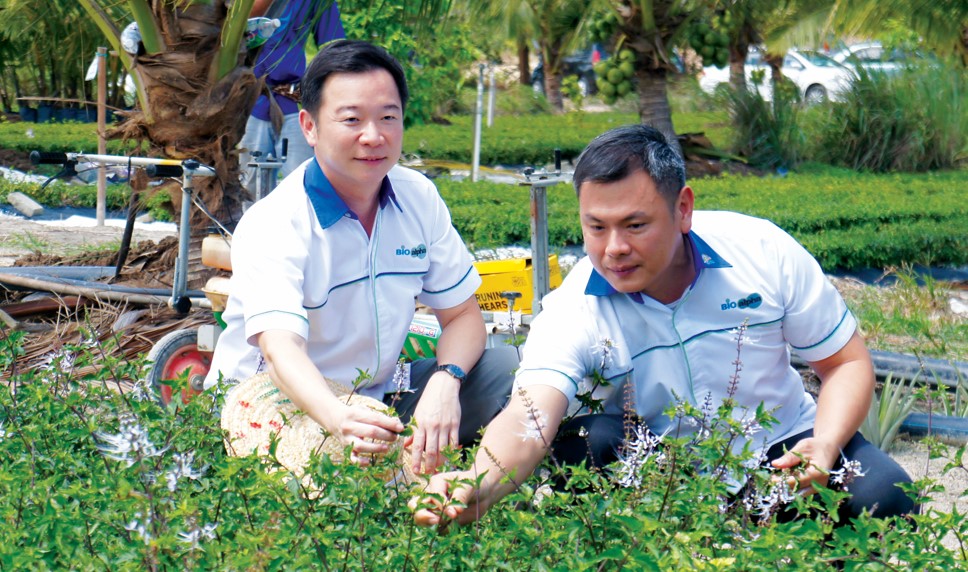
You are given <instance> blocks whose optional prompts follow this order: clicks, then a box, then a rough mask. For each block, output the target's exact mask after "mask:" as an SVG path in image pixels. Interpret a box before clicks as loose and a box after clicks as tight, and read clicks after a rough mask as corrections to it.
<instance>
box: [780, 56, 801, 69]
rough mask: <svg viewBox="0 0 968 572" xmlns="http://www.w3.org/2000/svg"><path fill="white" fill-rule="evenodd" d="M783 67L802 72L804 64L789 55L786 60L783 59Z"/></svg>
mask: <svg viewBox="0 0 968 572" xmlns="http://www.w3.org/2000/svg"><path fill="white" fill-rule="evenodd" d="M783 67H785V68H790V69H794V70H802V69H803V64H801V63H800V62H798V61H797V59H796V58H795V57H793V56H790V55H788V56H786V57H785V58H783Z"/></svg>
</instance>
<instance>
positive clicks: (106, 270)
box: [0, 266, 205, 298]
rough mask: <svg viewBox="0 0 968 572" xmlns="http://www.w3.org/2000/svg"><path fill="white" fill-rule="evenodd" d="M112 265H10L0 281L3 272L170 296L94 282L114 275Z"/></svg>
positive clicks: (196, 293) (193, 293)
mask: <svg viewBox="0 0 968 572" xmlns="http://www.w3.org/2000/svg"><path fill="white" fill-rule="evenodd" d="M114 270H115V269H114V267H113V266H12V267H6V268H0V284H4V282H3V276H2V275H3V274H9V275H13V276H20V277H23V278H32V279H34V280H42V281H44V282H51V283H54V284H65V285H69V286H77V287H79V288H93V289H96V290H103V291H105V292H119V293H122V294H147V295H150V296H170V295H171V289H170V288H133V287H131V286H120V285H117V284H106V283H104V282H98V280H100V279H104V278H110V277H112V276H114ZM4 286H5V287H7V288H8V289H10V290H32V288H23V287H20V286H16V285H13V284H4ZM185 295H186V296H188V297H189V298H204V297H205V293H204V292H202V291H200V290H189V291H188V292H186V294H185Z"/></svg>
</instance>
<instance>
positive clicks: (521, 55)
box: [518, 38, 531, 85]
mask: <svg viewBox="0 0 968 572" xmlns="http://www.w3.org/2000/svg"><path fill="white" fill-rule="evenodd" d="M530 59H531V51H530V50H529V49H528V41H527V40H525V39H524V38H518V83H520V84H521V85H531V61H530Z"/></svg>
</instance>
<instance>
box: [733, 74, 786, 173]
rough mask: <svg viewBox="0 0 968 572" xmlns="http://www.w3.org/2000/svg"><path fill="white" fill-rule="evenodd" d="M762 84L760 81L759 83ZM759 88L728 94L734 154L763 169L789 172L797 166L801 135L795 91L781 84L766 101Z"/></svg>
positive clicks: (753, 87) (754, 86)
mask: <svg viewBox="0 0 968 572" xmlns="http://www.w3.org/2000/svg"><path fill="white" fill-rule="evenodd" d="M761 81H762V80H761ZM758 87H759V86H758V85H757V84H756V82H754V85H752V86H750V87H748V88H746V89H739V90H730V91H729V92H728V99H727V101H728V105H729V113H730V118H731V119H732V123H733V143H732V150H733V152H735V153H737V154H739V155H742V156H744V157H746V158H747V160H748V161H749V164H750V165H753V166H755V167H760V168H762V169H770V170H772V169H780V168H782V169H791V168H794V167H796V166H797V164H798V163H799V162H800V158H801V154H802V149H803V145H804V143H803V135H802V133H801V131H800V127H799V123H798V118H799V112H800V105H799V101H798V99H799V98H798V96H797V93H796V90H795V89H788V86H786V85H783V84H781V85H780V86H779V88H778V89H776V90H774V91H775V92H776V96H775V97H773V100H772V101H767V100H766V99H764V98H763V96H762V95H761V94H760V92H759V89H758Z"/></svg>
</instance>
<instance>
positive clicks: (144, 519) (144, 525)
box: [124, 512, 151, 544]
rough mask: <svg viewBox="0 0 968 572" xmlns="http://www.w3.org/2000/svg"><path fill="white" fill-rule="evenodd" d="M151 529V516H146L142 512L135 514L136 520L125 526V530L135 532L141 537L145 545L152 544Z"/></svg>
mask: <svg viewBox="0 0 968 572" xmlns="http://www.w3.org/2000/svg"><path fill="white" fill-rule="evenodd" d="M150 527H151V515H148V516H144V515H143V514H141V513H140V512H136V513H134V518H133V519H131V522H129V523H128V524H126V525H124V529H125V530H127V531H128V532H135V533H137V534H138V536H140V537H141V538H142V539H143V540H144V541H145V544H148V543H149V542H151V531H150V530H148V529H149V528H150Z"/></svg>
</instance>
